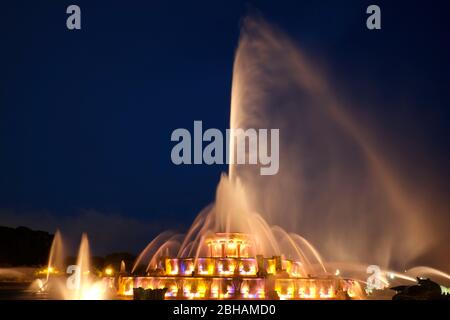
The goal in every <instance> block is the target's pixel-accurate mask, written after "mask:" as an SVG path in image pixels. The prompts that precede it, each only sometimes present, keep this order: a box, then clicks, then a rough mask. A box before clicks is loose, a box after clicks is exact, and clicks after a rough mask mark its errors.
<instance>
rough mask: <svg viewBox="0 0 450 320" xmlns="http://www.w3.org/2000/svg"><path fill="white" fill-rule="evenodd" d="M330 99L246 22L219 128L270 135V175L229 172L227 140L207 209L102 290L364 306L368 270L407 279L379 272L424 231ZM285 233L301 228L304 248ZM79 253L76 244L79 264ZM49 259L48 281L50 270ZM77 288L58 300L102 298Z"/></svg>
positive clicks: (414, 247)
mask: <svg viewBox="0 0 450 320" xmlns="http://www.w3.org/2000/svg"><path fill="white" fill-rule="evenodd" d="M338 101H339V99H337V98H336V96H335V95H334V94H333V93H332V90H331V86H330V85H329V83H328V82H326V81H325V80H324V79H323V78H322V77H321V76H319V74H318V72H317V71H316V69H315V68H312V66H311V65H310V64H309V63H308V62H307V59H306V58H305V57H304V56H303V55H302V53H301V52H299V51H298V49H297V48H296V46H295V45H294V44H293V43H292V42H291V41H290V40H289V39H288V38H287V37H286V36H284V35H283V34H282V33H281V32H279V31H278V30H276V29H275V28H272V27H271V26H269V25H268V24H267V23H266V22H264V21H263V20H262V19H260V18H258V17H256V18H247V19H245V21H244V24H243V31H242V34H241V39H240V42H239V46H238V49H237V52H236V57H235V63H234V68H233V84H232V97H231V113H230V127H231V129H236V128H242V129H248V128H255V129H259V128H279V129H280V137H281V142H280V154H281V155H280V172H279V173H278V174H277V175H275V176H271V177H263V176H261V175H260V170H259V169H260V166H259V165H237V164H234V163H233V161H234V160H233V159H234V157H235V148H236V146H235V141H234V140H231V141H230V146H229V147H230V159H229V160H230V166H229V171H228V174H223V175H222V176H221V178H220V181H219V184H218V186H217V191H216V198H215V201H214V203H213V204H211V205H209V206H208V207H206V208H205V209H203V211H202V212H200V214H199V215H198V216H197V218H196V219H195V220H194V222H193V224H192V226H191V227H190V229H189V230H188V232H187V233H186V234H185V235H181V234H175V233H171V232H163V233H161V234H160V235H158V236H157V237H156V238H155V239H153V240H152V241H151V242H150V243H149V244H148V245H147V247H146V248H145V249H144V250H143V251H142V252H141V254H140V255H139V256H138V258H137V259H136V261H135V264H134V266H133V267H132V269H131V270H129V271H130V273H129V274H126V272H125V268H124V267H121V269H122V270H121V272H120V274H119V275H118V276H117V278H116V279H114V284H113V285H112V284H111V281H110V280H111V277H105V278H104V279H105V280H106V281H107V282H108V284H107V287H108V288H111V287H115V288H116V290H117V294H118V295H119V296H124V297H130V296H133V294H134V289H138V288H143V289H166V291H165V293H164V296H165V298H166V299H348V298H354V299H357V298H362V297H364V294H363V292H362V290H361V286H360V285H361V284H363V285H364V282H365V281H367V278H368V275H367V272H366V268H367V263H365V262H367V261H374V262H375V263H377V264H379V265H381V266H382V267H383V269H384V270H381V273H380V280H381V282H382V285H383V286H384V287H387V286H389V285H390V284H392V283H393V282H395V281H397V280H401V281H409V282H414V281H415V278H414V277H415V275H413V274H412V273H405V274H403V273H396V272H393V271H389V270H387V267H388V266H389V263H390V258H391V257H392V256H396V257H401V258H404V259H405V261H401V262H402V263H404V262H410V261H413V259H414V258H416V257H417V256H418V255H420V254H421V253H423V252H424V251H425V250H426V249H427V248H428V246H429V245H430V242H431V240H432V236H431V234H432V233H430V231H429V228H428V227H429V225H428V224H427V223H426V221H425V220H424V219H423V217H424V216H423V214H422V212H421V210H420V209H421V207H420V206H418V205H417V204H416V203H414V199H412V198H411V197H408V196H407V195H406V194H405V191H404V190H403V189H402V188H400V186H399V183H398V181H397V179H396V178H397V177H396V176H395V175H394V174H392V170H391V168H390V167H389V166H388V165H387V164H386V163H385V161H384V159H383V158H382V157H381V154H383V153H382V152H379V150H378V149H377V148H376V146H375V144H374V143H372V142H373V141H372V140H371V139H370V136H369V135H368V134H367V132H365V130H362V129H361V127H360V126H359V125H358V123H357V122H356V121H353V120H352V119H351V117H350V116H349V113H348V112H346V110H345V108H343V107H342V106H341V105H340V104H339V103H338ZM298 110H300V112H299V111H298ZM299 113H300V115H299ZM296 148H297V149H298V150H297V149H296ZM247 152H248V154H247V156H250V155H249V153H250V152H255V150H253V151H251V150H248V151H247ZM348 154H351V155H352V156H354V158H352V160H353V161H348ZM355 159H356V160H355ZM358 161H359V162H358ZM354 162H357V163H358V164H359V165H355V164H354ZM311 190H312V191H311ZM355 195H356V196H355ZM316 214H317V216H316ZM300 218H302V219H300ZM387 221H388V222H389V223H387ZM280 225H281V226H283V227H284V228H283V227H281V226H280ZM287 228H289V230H302V234H307V238H308V239H309V240H311V242H310V241H308V240H306V239H305V238H304V237H302V236H300V235H299V234H297V233H294V232H291V231H287ZM56 238H57V237H56V236H55V239H56ZM311 243H314V244H316V245H317V246H318V247H319V248H320V251H321V252H324V253H325V256H326V257H327V258H330V257H331V261H332V262H330V261H326V262H325V261H324V260H323V259H322V257H321V255H320V254H319V252H318V250H316V249H315V247H314V246H313V245H312V244H311ZM57 248H58V246H57V245H55V248H53V247H52V252H53V251H55V252H56V251H58V250H59V249H57ZM82 248H83V249H82ZM87 252H88V249H87V239H86V240H85V242H84V241H82V245H81V246H80V254H79V263H80V264H81V266H83V265H86V264H84V263H85V261H88V259H87V258H83V257H87ZM54 256H55V254H53V253H52V254H51V257H54ZM56 256H57V255H56ZM80 257H81V260H80ZM353 259H354V260H353ZM50 260H51V262H49V266H48V270H47V278H48V277H49V276H48V274H51V273H52V272H54V271H55V269H57V268H56V267H55V266H56V264H57V263H56V262H52V261H56V260H54V258H51V259H50ZM82 269H83V270H84V271H83V273H85V272H86V271H88V270H89V267H86V266H85V267H83V268H82ZM416 271H417V272H419V271H420V272H425V271H427V272H428V273H430V274H431V275H433V276H435V275H439V276H441V277H447V279H449V278H450V276H449V275H447V274H445V273H442V274H440V273H439V272H437V271H436V270H429V269H423V268H422V269H419V270H416ZM347 277H351V279H349V278H347ZM51 278H52V276H51V275H50V279H49V281H48V282H51V281H50V280H51ZM85 279H88V278H85ZM80 288H81V291H78V292H71V293H69V292H67V291H66V290H63V289H61V290H60V292H63V293H64V294H63V297H64V298H72V299H77V298H86V297H91V296H96V297H104V292H106V291H105V290H106V289H101V290H97V289H95V288H98V287H97V286H96V282H95V281H92V280H86V282H85V285H81V286H80ZM91 289H93V291H92V290H91ZM89 292H94V293H95V292H96V293H98V294H93V295H91V294H90V293H89Z"/></svg>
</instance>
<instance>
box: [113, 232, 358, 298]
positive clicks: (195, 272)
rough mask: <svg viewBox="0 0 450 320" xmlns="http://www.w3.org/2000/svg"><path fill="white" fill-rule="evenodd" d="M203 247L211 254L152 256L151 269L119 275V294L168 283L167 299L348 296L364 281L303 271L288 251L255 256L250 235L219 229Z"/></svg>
mask: <svg viewBox="0 0 450 320" xmlns="http://www.w3.org/2000/svg"><path fill="white" fill-rule="evenodd" d="M203 246H204V247H207V248H208V251H207V252H208V255H207V256H201V257H197V258H195V257H179V258H171V257H168V256H165V255H161V256H159V257H158V258H156V260H155V257H152V259H151V260H152V261H153V262H155V264H154V265H153V267H152V268H150V269H149V270H148V271H147V274H145V275H143V276H124V277H121V278H120V279H119V290H118V292H119V294H120V295H124V296H131V295H133V289H134V288H144V289H163V288H167V291H166V293H165V298H166V299H266V298H268V299H282V300H288V299H345V298H350V297H351V296H353V297H354V294H353V292H354V291H355V286H357V285H358V284H357V283H356V282H355V281H353V280H348V279H343V278H338V277H336V276H332V275H328V274H323V275H320V276H311V275H303V274H302V272H303V268H302V264H301V262H300V261H294V260H290V259H285V258H284V257H283V256H272V257H264V256H263V255H259V254H258V255H251V252H252V251H253V250H252V249H253V247H254V243H253V240H252V236H251V235H249V234H245V233H224V232H220V233H219V232H218V233H215V234H212V235H208V236H207V237H204V245H203Z"/></svg>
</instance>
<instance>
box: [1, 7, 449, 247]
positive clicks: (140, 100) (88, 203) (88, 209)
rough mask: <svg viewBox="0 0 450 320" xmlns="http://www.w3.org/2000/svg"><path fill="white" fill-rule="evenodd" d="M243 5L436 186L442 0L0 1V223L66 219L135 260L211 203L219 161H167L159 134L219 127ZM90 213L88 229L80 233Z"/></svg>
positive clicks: (445, 104)
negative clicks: (303, 55)
mask: <svg viewBox="0 0 450 320" xmlns="http://www.w3.org/2000/svg"><path fill="white" fill-rule="evenodd" d="M72 3H74V4H77V5H79V6H80V7H81V10H82V30H80V31H69V30H67V29H66V25H65V23H66V17H67V15H66V13H65V9H66V7H67V6H68V5H69V4H72ZM372 3H377V4H379V5H380V6H381V8H382V25H383V29H382V30H381V31H376V32H369V31H368V30H367V29H366V27H365V19H366V17H367V15H366V14H365V9H366V8H367V6H368V5H369V4H372ZM253 10H257V11H259V12H260V13H261V14H262V15H263V16H264V17H265V18H266V19H267V20H268V21H270V22H271V23H273V24H275V25H277V26H279V27H280V28H281V29H282V30H284V31H285V32H286V33H287V34H289V35H290V36H291V37H292V38H293V39H295V41H297V42H298V43H299V44H300V45H301V46H302V48H304V49H305V50H306V51H307V52H308V53H309V54H311V55H313V56H315V57H316V58H317V59H318V60H320V61H323V62H324V64H325V65H326V67H327V68H328V69H329V70H331V73H332V74H333V75H334V77H335V79H336V80H337V81H338V83H339V86H341V88H343V89H345V90H346V92H350V93H351V94H353V96H354V97H355V99H358V100H359V101H364V100H365V99H367V101H371V105H373V106H376V108H373V110H370V114H371V116H372V117H373V118H374V119H375V120H377V123H379V126H380V132H381V133H380V134H382V135H386V137H389V139H393V140H395V141H396V142H397V143H398V144H399V145H400V146H403V147H404V148H405V149H408V146H411V145H413V144H415V145H416V144H417V146H418V147H417V148H416V149H418V150H419V153H420V154H425V155H427V156H426V157H424V158H425V159H422V160H420V159H417V161H423V166H424V167H426V168H428V169H429V171H430V172H439V174H437V176H438V177H440V179H438V180H436V185H437V186H438V187H437V189H440V190H441V191H442V192H443V193H445V192H448V189H445V188H447V187H448V186H449V184H448V180H447V178H448V177H449V171H448V161H449V155H450V154H449V149H448V145H449V137H450V135H449V133H450V129H449V128H450V127H449V126H448V122H449V120H450V109H449V106H450V90H449V88H450V81H449V75H450V63H449V60H448V59H449V57H450V44H449V35H450V19H449V12H450V2H449V1H447V0H443V1H432V2H429V1H410V0H408V1H375V2H374V1H242V2H240V1H103V0H102V1H97V0H96V1H78V0H77V1H70V2H69V1H6V2H2V5H1V7H0V12H1V18H0V30H1V31H0V33H1V50H0V70H1V72H0V225H10V226H17V225H25V226H30V227H33V228H40V229H47V231H51V232H53V231H54V230H53V228H56V226H57V225H61V226H60V227H61V228H62V229H63V231H64V228H66V229H67V230H69V229H70V227H69V225H70V224H71V222H70V221H72V220H71V219H73V220H74V221H76V222H74V223H75V224H80V225H81V227H79V228H75V229H76V230H77V231H78V230H79V229H80V230H81V229H86V230H88V232H90V233H91V234H92V238H94V239H95V238H97V240H98V241H97V245H98V250H99V252H102V251H111V250H121V249H127V250H135V251H138V250H139V249H140V248H141V247H142V246H144V245H145V242H146V241H150V240H151V238H152V237H153V236H154V235H155V234H156V233H157V232H160V231H163V230H164V229H165V228H166V227H168V226H172V227H176V228H180V229H183V228H186V227H187V226H188V225H189V224H190V223H191V221H192V220H193V219H194V217H195V216H196V215H197V213H198V212H199V211H200V210H201V209H202V208H203V207H204V206H206V205H207V204H208V203H210V202H211V201H213V199H214V192H215V187H216V184H217V182H218V180H219V177H220V173H221V172H222V171H226V167H225V166H206V165H202V166H180V167H177V166H175V165H173V164H172V162H171V160H170V151H171V148H172V146H173V143H172V142H171V141H170V135H171V132H172V131H173V130H174V129H176V128H179V127H186V128H191V127H192V125H193V121H194V120H202V121H203V123H204V126H206V127H215V128H219V129H222V130H224V129H225V128H227V127H228V122H229V105H230V90H231V78H232V66H233V56H234V52H235V49H236V46H237V42H238V38H239V26H240V21H241V19H242V17H244V16H245V15H246V14H247V13H248V12H249V11H253ZM406 106H407V107H406ZM428 169H426V170H428ZM445 190H447V191H445ZM444 195H445V194H444ZM80 216H82V217H85V218H86V219H87V220H86V221H88V222H83V221H84V220H83V219H81V218H77V217H80ZM90 216H94V218H92V219H93V221H95V222H94V224H95V226H92V225H91V226H87V225H84V224H85V223H86V224H89V219H90V218H89V217H90ZM105 217H110V218H111V220H112V221H113V220H114V219H116V220H117V222H116V224H117V227H116V229H114V228H113V227H110V226H105V225H102V223H103V222H105V221H107V220H105ZM121 226H122V227H123V228H125V229H126V228H129V229H132V230H130V231H129V232H127V234H128V236H123V234H125V232H123V233H117V237H122V240H124V241H123V246H122V247H120V245H118V244H117V241H116V242H114V241H113V240H111V241H109V242H107V241H103V240H104V238H105V236H104V235H103V234H102V232H106V231H108V232H116V230H117V228H120V227H121ZM109 228H113V229H111V230H112V231H111V230H110V229H109ZM70 232H73V233H72V234H71V233H70ZM67 234H68V235H69V236H75V234H76V233H75V231H67ZM102 241H103V242H102ZM93 242H95V241H93ZM121 243H122V242H121ZM113 246H114V248H113Z"/></svg>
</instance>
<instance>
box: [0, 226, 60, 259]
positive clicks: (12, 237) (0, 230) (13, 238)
mask: <svg viewBox="0 0 450 320" xmlns="http://www.w3.org/2000/svg"><path fill="white" fill-rule="evenodd" d="M52 241H53V234H50V233H48V232H45V231H33V230H31V229H28V228H26V227H17V228H9V227H2V226H0V266H3V267H15V266H39V265H43V264H46V263H47V259H48V254H49V252H50V247H51V245H52Z"/></svg>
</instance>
